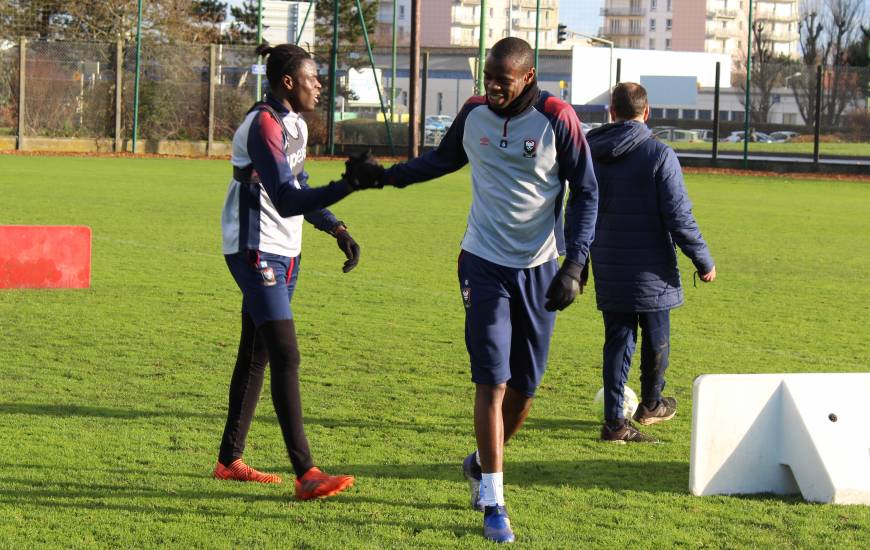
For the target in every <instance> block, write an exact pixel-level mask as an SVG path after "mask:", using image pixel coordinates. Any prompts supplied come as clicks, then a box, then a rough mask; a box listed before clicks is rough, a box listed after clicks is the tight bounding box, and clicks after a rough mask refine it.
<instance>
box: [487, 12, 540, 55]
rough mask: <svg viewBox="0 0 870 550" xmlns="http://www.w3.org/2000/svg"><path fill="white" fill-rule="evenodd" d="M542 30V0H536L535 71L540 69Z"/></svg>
mask: <svg viewBox="0 0 870 550" xmlns="http://www.w3.org/2000/svg"><path fill="white" fill-rule="evenodd" d="M481 28H482V27H481ZM540 30H541V0H536V1H535V71H537V70H538V34H539V33H540Z"/></svg>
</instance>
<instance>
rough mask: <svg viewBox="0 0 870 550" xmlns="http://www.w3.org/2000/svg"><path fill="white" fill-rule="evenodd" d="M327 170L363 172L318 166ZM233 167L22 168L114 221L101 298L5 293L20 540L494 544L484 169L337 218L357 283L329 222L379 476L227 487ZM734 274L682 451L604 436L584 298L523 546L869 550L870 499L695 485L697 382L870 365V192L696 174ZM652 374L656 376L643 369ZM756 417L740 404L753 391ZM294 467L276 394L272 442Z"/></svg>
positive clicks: (722, 292)
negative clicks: (472, 494) (478, 257)
mask: <svg viewBox="0 0 870 550" xmlns="http://www.w3.org/2000/svg"><path fill="white" fill-rule="evenodd" d="M309 168H310V172H311V175H312V181H313V183H314V184H315V185H317V184H322V183H325V182H326V181H328V179H329V178H331V177H332V178H334V177H337V174H338V173H339V172H340V168H341V165H340V164H339V163H338V162H310V163H309ZM229 173H230V171H229V163H228V162H227V161H203V160H167V159H147V160H146V159H136V160H133V159H119V158H102V159H93V158H51V157H33V158H30V157H15V156H2V157H0V197H2V198H0V223H4V224H55V225H60V224H76V225H78V224H81V225H88V226H91V227H92V228H93V235H94V237H93V239H94V240H93V275H92V288H91V289H90V290H85V291H59V290H51V291H33V290H29V291H8V290H7V291H0V357H2V363H0V388H2V391H0V426H2V428H0V449H2V453H0V547H2V548H33V547H69V548H84V547H125V548H130V547H179V548H190V547H200V548H240V547H258V548H260V547H262V548H278V547H281V548H287V547H292V548H327V547H331V548H371V547H442V548H455V547H468V548H479V547H487V546H488V543H486V542H485V541H484V540H483V539H482V537H481V517H480V515H478V514H477V513H475V512H473V511H471V510H470V509H468V508H467V493H466V484H465V482H464V480H463V479H462V478H461V475H460V463H461V461H462V459H463V457H464V456H465V455H466V454H467V453H468V452H469V451H470V450H471V449H472V448H473V447H474V443H473V436H472V425H471V403H472V385H471V383H470V381H469V374H468V368H467V357H466V351H465V346H464V342H463V309H462V305H461V297H460V294H459V289H458V286H457V281H456V276H455V270H456V256H457V252H458V243H459V241H460V239H461V237H462V233H463V231H464V228H465V218H466V215H467V213H468V206H469V201H470V193H469V181H468V180H469V177H468V171H467V170H463V171H461V172H459V173H457V174H455V175H452V176H449V177H445V178H443V179H441V180H439V181H436V182H430V183H428V184H421V185H418V186H414V187H411V188H409V189H406V190H395V189H386V190H383V191H367V192H361V193H358V194H355V195H353V196H351V197H350V198H348V199H347V200H345V201H344V202H342V203H339V204H338V205H336V206H334V207H333V210H334V212H336V214H337V215H338V216H339V218H340V219H342V220H344V221H345V222H346V223H347V225H348V226H349V228H350V231H351V233H352V234H353V235H354V237H355V238H356V239H357V241H359V243H360V244H361V246H362V261H361V263H360V265H359V267H358V268H357V269H356V270H355V271H353V272H352V273H350V274H346V275H345V274H342V273H341V270H340V268H341V265H342V255H341V253H340V251H339V250H338V248H337V247H336V246H335V244H334V241H333V239H332V238H330V237H328V236H327V235H325V234H322V233H319V232H317V231H316V230H314V229H313V228H312V227H310V226H307V227H306V229H305V232H306V236H305V239H304V252H303V259H302V263H301V265H302V271H301V275H300V283H299V287H298V290H297V293H296V297H295V298H294V304H293V309H294V312H295V314H296V318H297V324H298V331H299V336H300V344H301V347H302V357H303V361H302V389H303V399H304V406H305V413H306V419H307V420H306V427H307V432H308V435H309V438H310V440H311V443H312V448H313V451H314V454H315V459H316V461H317V462H318V464H319V465H321V466H322V467H323V468H324V469H326V470H328V471H334V472H346V473H350V474H354V475H356V476H357V485H356V486H355V487H354V488H353V489H352V490H350V491H349V492H348V493H346V494H344V495H342V496H340V497H338V498H335V499H330V500H326V501H318V502H308V503H297V502H294V501H293V500H291V495H292V486H291V485H290V484H284V485H281V486H254V485H251V484H240V483H230V482H219V481H215V480H212V479H210V476H209V474H210V472H211V469H212V467H213V465H214V461H215V458H216V453H217V445H218V442H219V437H220V434H221V430H222V427H223V420H224V408H225V405H226V395H227V384H228V382H229V378H230V373H231V369H232V365H233V362H234V358H235V348H236V345H237V338H238V325H239V320H238V317H239V314H238V311H239V305H240V295H239V292H238V290H237V288H236V287H235V285H234V283H233V281H232V279H231V277H230V276H229V274H228V272H227V269H226V267H225V265H224V262H223V258H222V257H221V252H220V227H219V220H220V210H221V206H222V204H223V200H224V195H225V192H226V187H227V182H228V179H229ZM688 187H689V191H690V195H691V196H692V199H693V201H694V204H695V214H696V216H697V218H698V220H699V222H700V224H701V228H702V230H703V232H704V235H705V237H706V238H707V240H708V242H709V243H710V245H711V247H712V251H713V254H714V257H715V259H716V263H717V268H718V271H719V278H718V279H717V280H716V282H715V283H713V284H712V285H704V286H700V283H699V287H698V288H693V287H692V277H691V266H690V264H689V262H688V261H686V259H685V258H684V257H682V258H681V265H682V269H683V282H684V286H686V295H687V304H686V305H685V306H684V307H682V308H680V309H678V310H676V311H675V312H674V314H673V317H672V324H673V340H672V358H671V368H670V371H669V378H668V380H669V384H668V393H671V394H673V395H675V396H676V397H677V399H678V401H679V403H680V409H679V412H678V414H677V416H676V418H675V419H674V420H673V421H671V422H669V423H665V424H664V425H660V426H654V427H651V428H650V429H649V432H650V433H652V434H653V435H655V436H657V437H659V438H660V439H661V440H662V442H663V443H662V444H661V445H657V446H625V447H614V446H610V445H606V444H601V443H599V442H597V441H596V438H597V435H598V426H597V425H596V423H595V421H594V415H593V413H592V411H591V408H590V404H591V401H592V398H593V396H594V395H595V392H596V391H597V389H598V388H599V387H600V386H601V382H600V378H601V374H600V362H601V361H600V355H601V351H600V348H601V344H602V338H603V336H602V322H601V317H600V315H599V313H598V312H597V311H596V309H595V307H594V299H593V295H592V292H591V290H590V291H589V292H588V293H587V294H586V295H584V296H582V297H581V298H580V300H579V302H578V303H576V304H575V305H573V306H572V307H570V308H569V309H568V310H566V311H565V312H563V313H561V314H560V316H559V319H558V322H557V325H556V333H555V336H554V340H553V347H552V355H551V359H550V366H549V371H548V374H547V377H546V378H545V380H544V385H543V387H542V388H541V390H540V393H539V398H538V399H537V401H536V404H535V407H534V409H533V411H532V415H531V418H530V420H529V421H528V424H527V425H526V427H525V428H524V429H523V430H522V431H521V432H520V434H519V435H518V436H517V437H516V439H515V440H514V441H511V443H510V445H509V446H508V448H507V453H506V474H505V484H506V494H507V501H508V507H509V510H510V511H511V517H512V520H513V524H514V527H515V530H516V533H517V537H518V541H519V543H520V544H521V546H522V547H534V548H580V547H589V548H651V547H661V548H670V547H677V546H680V547H714V548H716V547H728V548H741V547H742V548H748V547H777V548H813V549H815V548H834V547H836V548H870V508H868V507H862V506H853V507H844V506H829V505H818V504H808V503H805V502H803V501H802V500H801V499H800V498H799V497H788V498H782V497H777V496H769V495H767V496H752V497H706V498H697V497H693V496H691V495H690V494H689V493H688V471H689V446H690V431H691V429H690V428H691V387H692V381H693V379H694V378H695V377H696V376H698V375H700V374H704V373H766V372H815V371H823V372H824V371H851V372H867V371H868V370H870V353H868V351H867V337H868V331H867V317H868V314H870V285H868V277H867V274H868V272H870V244H868V243H870V240H868V237H867V236H868V234H870V217H868V212H870V186H867V185H864V184H858V183H844V182H831V181H824V180H817V181H814V180H800V181H797V180H794V181H793V180H789V179H788V178H787V177H777V178H766V177H736V176H701V175H693V176H690V177H688ZM630 385H631V386H633V387H634V388H635V389H639V381H638V372H637V366H636V364H635V368H634V370H633V371H632V377H631V381H630ZM735 406H739V401H735ZM246 458H247V459H248V461H249V462H250V463H251V464H252V465H254V466H256V467H259V468H261V469H265V470H269V471H280V472H283V473H284V474H285V475H286V474H288V473H289V461H288V460H287V458H286V456H285V452H284V449H283V445H282V442H281V438H280V433H279V430H278V426H277V422H276V420H275V416H274V411H273V410H272V404H271V400H270V398H269V391H268V383H267V384H266V389H265V391H264V396H263V398H262V400H261V404H260V408H259V411H258V416H257V418H256V419H255V421H254V425H253V428H252V430H251V434H250V437H249V445H248V449H247V452H246Z"/></svg>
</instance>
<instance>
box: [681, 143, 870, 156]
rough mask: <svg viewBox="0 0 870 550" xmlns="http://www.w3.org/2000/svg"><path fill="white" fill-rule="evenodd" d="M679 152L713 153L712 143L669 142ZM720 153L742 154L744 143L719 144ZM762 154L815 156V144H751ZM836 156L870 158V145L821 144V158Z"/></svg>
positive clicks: (751, 146)
mask: <svg viewBox="0 0 870 550" xmlns="http://www.w3.org/2000/svg"><path fill="white" fill-rule="evenodd" d="M667 143H668V145H670V146H671V147H673V148H675V149H677V150H692V151H712V150H713V144H712V143H711V142H706V141H701V142H698V141H696V142H692V143H689V142H687V141H677V142H667ZM719 151H720V152H723V153H725V152H727V153H738V152H739V153H742V152H743V143H742V142H741V143H719ZM760 153H783V154H785V153H791V154H800V155H812V154H813V142H812V141H810V142H809V143H750V144H749V154H760ZM826 155H835V156H844V157H870V143H820V144H819V156H822V157H824V156H826Z"/></svg>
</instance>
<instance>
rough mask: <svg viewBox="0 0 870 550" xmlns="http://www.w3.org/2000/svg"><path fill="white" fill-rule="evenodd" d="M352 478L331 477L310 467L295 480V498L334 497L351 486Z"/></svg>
mask: <svg viewBox="0 0 870 550" xmlns="http://www.w3.org/2000/svg"><path fill="white" fill-rule="evenodd" d="M353 481H354V479H353V476H331V475H329V474H325V473H323V472H321V471H320V469H319V468H317V467H316V466H315V467H312V468H311V469H310V470H308V471H307V472H305V475H303V476H302V477H301V478H299V479H297V480H296V498H297V499H298V500H311V499H313V498H326V497H331V496H335V495H337V494H338V493H340V492H342V491H344V490H345V489H347V488H349V487H350V486H352V485H353Z"/></svg>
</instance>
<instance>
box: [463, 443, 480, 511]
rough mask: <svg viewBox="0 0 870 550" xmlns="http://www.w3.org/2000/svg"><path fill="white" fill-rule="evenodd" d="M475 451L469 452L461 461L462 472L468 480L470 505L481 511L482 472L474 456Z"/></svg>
mask: <svg viewBox="0 0 870 550" xmlns="http://www.w3.org/2000/svg"><path fill="white" fill-rule="evenodd" d="M474 455H475V453H471V454H470V455H468V456H467V457H465V460H464V461H463V462H462V474H463V475H464V476H465V479H467V480H468V489H469V491H470V492H471V507H472V508H474V509H475V510H477V511H478V512H483V506H481V504H480V480H481V478H482V477H483V473H482V472H481V471H480V465H479V464H478V463H477V460H476V459H475V457H474Z"/></svg>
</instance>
